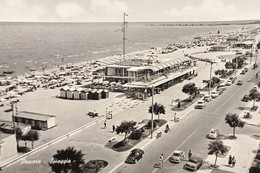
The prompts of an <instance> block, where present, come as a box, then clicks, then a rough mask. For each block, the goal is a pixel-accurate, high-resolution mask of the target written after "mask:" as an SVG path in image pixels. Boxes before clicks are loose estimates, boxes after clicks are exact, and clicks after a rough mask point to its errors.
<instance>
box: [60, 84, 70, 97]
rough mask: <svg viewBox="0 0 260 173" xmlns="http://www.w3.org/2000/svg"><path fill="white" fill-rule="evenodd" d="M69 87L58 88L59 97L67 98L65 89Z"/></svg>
mask: <svg viewBox="0 0 260 173" xmlns="http://www.w3.org/2000/svg"><path fill="white" fill-rule="evenodd" d="M68 89H69V87H67V86H65V87H62V88H61V89H60V97H61V98H67V90H68Z"/></svg>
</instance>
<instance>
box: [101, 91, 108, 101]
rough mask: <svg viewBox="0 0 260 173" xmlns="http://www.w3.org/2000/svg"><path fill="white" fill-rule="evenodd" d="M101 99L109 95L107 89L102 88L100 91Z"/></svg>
mask: <svg viewBox="0 0 260 173" xmlns="http://www.w3.org/2000/svg"><path fill="white" fill-rule="evenodd" d="M101 95H102V99H106V98H108V97H109V91H108V90H103V91H102V93H101Z"/></svg>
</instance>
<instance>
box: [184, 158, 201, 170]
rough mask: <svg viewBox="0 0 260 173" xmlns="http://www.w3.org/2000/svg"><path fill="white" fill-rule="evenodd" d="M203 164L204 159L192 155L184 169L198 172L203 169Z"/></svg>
mask: <svg viewBox="0 0 260 173" xmlns="http://www.w3.org/2000/svg"><path fill="white" fill-rule="evenodd" d="M202 163H203V159H202V158H201V157H199V156H196V155H192V156H191V157H190V158H189V160H188V162H186V163H185V165H184V166H183V169H186V170H191V171H197V170H199V168H200V167H201V165H202Z"/></svg>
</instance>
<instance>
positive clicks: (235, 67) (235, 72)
mask: <svg viewBox="0 0 260 173" xmlns="http://www.w3.org/2000/svg"><path fill="white" fill-rule="evenodd" d="M235 58H236V65H235V76H237V57H235Z"/></svg>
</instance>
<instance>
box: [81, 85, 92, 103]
mask: <svg viewBox="0 0 260 173" xmlns="http://www.w3.org/2000/svg"><path fill="white" fill-rule="evenodd" d="M89 91H91V89H90V88H86V89H83V90H82V91H81V92H80V96H81V100H87V99H88V93H89Z"/></svg>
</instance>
